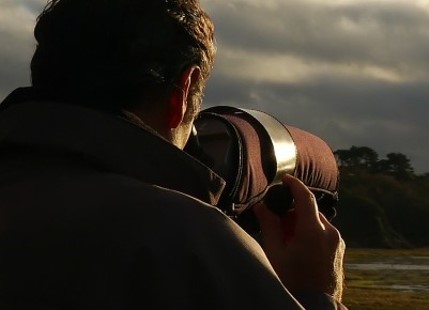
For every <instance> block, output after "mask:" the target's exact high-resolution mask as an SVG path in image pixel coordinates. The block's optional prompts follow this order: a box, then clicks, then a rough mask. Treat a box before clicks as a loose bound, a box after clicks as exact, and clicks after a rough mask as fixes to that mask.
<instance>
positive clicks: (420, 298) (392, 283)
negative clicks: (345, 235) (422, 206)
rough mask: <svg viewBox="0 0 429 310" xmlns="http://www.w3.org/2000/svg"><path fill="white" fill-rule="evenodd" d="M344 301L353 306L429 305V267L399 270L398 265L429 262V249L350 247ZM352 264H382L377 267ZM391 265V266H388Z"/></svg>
mask: <svg viewBox="0 0 429 310" xmlns="http://www.w3.org/2000/svg"><path fill="white" fill-rule="evenodd" d="M345 262H346V289H345V293H344V300H343V301H344V304H345V305H346V306H347V307H348V308H349V309H350V310H385V309H398V310H405V309H407V310H410V309H412V310H423V309H426V310H427V309H429V270H415V269H413V268H410V269H409V270H398V269H397V268H394V267H396V266H401V265H407V266H420V267H425V266H429V249H412V250H402V249H401V250H390V249H389V250H384V249H348V250H347V254H346V258H345ZM350 264H383V266H384V267H386V266H387V268H384V267H383V268H380V269H376V270H360V269H354V268H353V269H352V268H348V267H347V265H350ZM389 265H390V266H391V267H392V268H389Z"/></svg>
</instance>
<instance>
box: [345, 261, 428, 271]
mask: <svg viewBox="0 0 429 310" xmlns="http://www.w3.org/2000/svg"><path fill="white" fill-rule="evenodd" d="M346 268H347V269H354V270H372V271H377V270H410V271H411V270H413V271H429V265H411V264H397V263H369V264H346Z"/></svg>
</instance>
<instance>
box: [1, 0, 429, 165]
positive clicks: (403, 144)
mask: <svg viewBox="0 0 429 310" xmlns="http://www.w3.org/2000/svg"><path fill="white" fill-rule="evenodd" d="M201 1H202V3H203V6H204V7H205V8H206V10H207V12H208V13H209V14H210V15H211V16H212V18H213V20H214V21H215V24H216V29H217V30H216V31H217V42H218V58H217V61H216V64H215V70H214V72H213V75H212V78H211V79H210V81H209V84H208V87H207V95H206V98H205V106H206V107H208V106H212V105H234V106H239V107H247V108H252V109H259V110H263V111H266V112H268V113H271V114H273V115H275V116H276V117H277V118H278V119H280V120H281V121H283V122H285V123H288V124H290V125H294V126H296V127H300V128H302V129H305V130H307V131H310V132H313V133H314V134H316V135H318V136H320V137H322V138H323V139H324V140H325V141H327V142H328V143H329V144H330V146H331V147H332V148H333V149H334V150H336V149H348V148H350V147H351V146H352V145H356V146H369V147H371V148H373V149H374V150H375V151H377V152H378V153H379V154H380V157H381V158H383V157H384V156H385V154H386V153H389V152H401V153H403V154H405V155H407V156H408V157H409V158H410V159H411V163H412V165H413V166H414V168H415V170H416V172H418V173H422V172H429V160H426V159H429V142H428V141H429V105H428V104H429V103H428V102H427V101H428V99H429V0H373V1H366V0H228V1H226V0H201ZM44 3H45V0H0V42H1V44H0V100H1V99H3V98H4V97H5V96H6V95H7V94H8V92H10V91H11V90H12V89H14V88H15V87H17V86H21V85H27V84H29V70H28V66H29V59H30V57H31V54H32V52H33V50H34V41H33V39H32V28H33V25H34V21H35V17H36V14H37V12H39V11H40V9H41V8H42V7H43V5H44Z"/></svg>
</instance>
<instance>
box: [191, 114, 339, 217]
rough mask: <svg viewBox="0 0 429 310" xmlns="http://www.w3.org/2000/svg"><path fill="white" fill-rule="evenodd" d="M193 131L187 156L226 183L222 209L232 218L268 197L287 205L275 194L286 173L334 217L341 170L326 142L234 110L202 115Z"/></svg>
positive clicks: (263, 116) (267, 116)
mask: <svg viewBox="0 0 429 310" xmlns="http://www.w3.org/2000/svg"><path fill="white" fill-rule="evenodd" d="M194 127H195V128H194V129H195V132H194V135H193V137H191V139H190V142H189V143H188V145H187V146H186V148H185V151H187V152H188V153H190V154H191V155H192V156H194V157H196V158H197V159H199V160H200V161H201V162H203V163H204V164H206V165H207V166H208V167H209V168H211V169H212V170H213V171H214V172H216V173H217V174H219V175H220V176H221V177H222V178H224V180H225V181H226V187H225V190H224V192H223V194H222V196H221V199H220V201H219V205H218V207H219V208H220V209H222V210H223V211H225V212H226V213H227V214H228V215H230V216H234V217H237V216H240V215H241V214H243V213H245V212H246V211H247V210H249V209H250V208H251V206H253V205H254V204H256V203H257V202H259V201H261V200H262V199H264V197H270V199H269V200H270V201H272V202H274V203H275V202H276V201H277V200H279V201H278V202H279V204H280V205H281V204H285V203H284V202H283V201H282V202H280V200H281V197H282V196H285V195H277V194H274V193H278V192H279V191H278V189H279V184H281V179H282V176H283V175H284V174H291V175H293V176H295V177H297V178H299V179H300V180H301V181H302V182H303V183H304V184H305V185H307V187H309V188H310V190H311V191H312V192H313V193H314V194H315V196H316V198H317V200H318V205H319V209H320V210H321V211H322V212H323V213H324V214H325V215H326V216H327V217H328V218H329V219H331V218H333V216H334V215H335V203H336V201H337V200H338V181H339V180H338V167H337V163H336V160H335V156H334V154H333V152H332V150H331V148H330V147H329V146H328V144H327V143H326V142H325V141H323V140H322V139H321V138H319V137H317V136H315V135H314V134H311V133H309V132H307V131H304V130H302V129H299V128H296V127H293V126H289V125H285V124H283V123H281V122H280V121H279V120H277V119H276V118H275V117H273V116H272V115H270V114H268V113H265V112H262V111H258V110H252V109H241V108H235V107H230V106H215V107H211V108H208V109H205V110H203V111H201V112H200V114H199V116H198V118H197V119H196V120H195V122H194ZM286 196H287V195H286ZM276 208H277V207H276ZM282 208H283V207H282V206H281V207H280V208H277V209H280V210H281V209H282ZM284 208H286V206H284ZM281 212H282V211H280V212H279V213H281Z"/></svg>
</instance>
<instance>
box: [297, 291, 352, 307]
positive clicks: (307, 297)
mask: <svg viewBox="0 0 429 310" xmlns="http://www.w3.org/2000/svg"><path fill="white" fill-rule="evenodd" d="M294 297H295V298H296V299H297V300H298V301H299V302H300V303H301V305H302V306H303V307H304V308H305V309H308V310H312V309H315V310H316V309H326V310H348V309H347V307H346V306H344V305H343V304H342V303H340V302H338V301H336V300H335V299H334V298H333V297H332V296H330V295H328V294H318V293H309V292H300V293H295V294H294Z"/></svg>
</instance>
